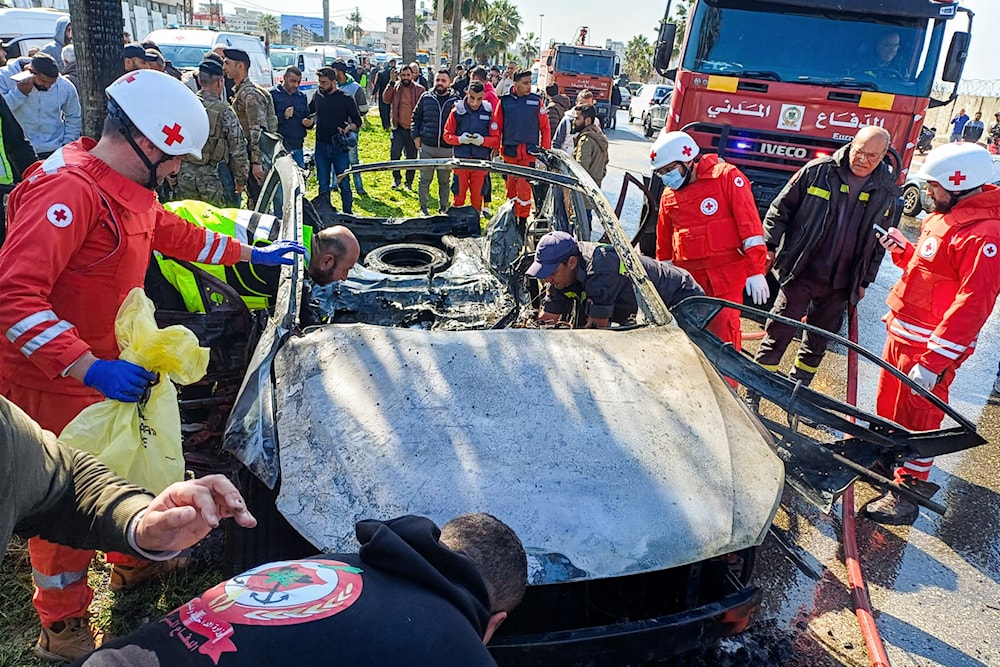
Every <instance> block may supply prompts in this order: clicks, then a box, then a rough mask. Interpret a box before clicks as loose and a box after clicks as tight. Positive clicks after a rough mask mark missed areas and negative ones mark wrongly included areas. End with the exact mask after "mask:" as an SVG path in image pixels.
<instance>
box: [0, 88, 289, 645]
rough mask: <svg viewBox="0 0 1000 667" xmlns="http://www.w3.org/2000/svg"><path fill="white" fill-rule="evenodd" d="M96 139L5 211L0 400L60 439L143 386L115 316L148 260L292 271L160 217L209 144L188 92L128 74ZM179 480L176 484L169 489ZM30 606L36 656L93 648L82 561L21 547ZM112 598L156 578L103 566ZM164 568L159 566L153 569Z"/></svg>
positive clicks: (44, 547)
mask: <svg viewBox="0 0 1000 667" xmlns="http://www.w3.org/2000/svg"><path fill="white" fill-rule="evenodd" d="M107 95H108V115H107V117H106V119H105V122H104V129H103V132H102V135H101V139H100V141H98V142H95V141H94V140H93V139H90V138H86V137H85V138H82V139H80V140H78V141H75V142H73V143H71V144H69V145H67V146H64V147H62V148H60V149H59V150H57V151H56V152H55V153H53V154H52V155H51V156H50V157H49V158H48V159H46V160H45V161H43V162H40V163H36V164H35V165H33V166H32V167H31V168H30V169H29V170H28V172H27V173H26V174H25V180H24V181H22V182H21V183H20V184H19V185H18V186H17V187H16V188H15V189H14V192H13V193H11V196H10V199H9V201H8V221H9V228H8V236H7V240H6V242H5V244H4V246H3V249H2V250H0V294H3V304H4V305H3V308H0V331H3V332H4V334H5V335H4V337H3V338H0V394H3V395H4V396H5V397H7V398H8V399H9V400H10V401H11V402H13V403H15V404H16V405H18V406H19V407H20V408H21V409H23V410H24V411H25V412H26V413H28V415H29V416H30V417H31V418H32V419H34V420H35V421H36V422H38V423H39V425H41V426H42V428H44V429H46V430H49V431H52V432H54V433H60V432H61V431H62V430H63V428H64V427H65V426H66V424H68V423H69V422H70V421H71V420H72V419H73V418H74V417H75V416H76V415H77V414H78V413H79V412H80V411H81V410H82V409H84V408H85V407H87V406H88V405H91V404H93V403H97V402H100V401H102V400H104V399H105V398H109V399H112V400H118V401H123V402H131V403H134V402H137V401H139V400H140V399H141V398H142V395H143V392H144V390H145V389H146V388H147V387H148V386H149V385H150V384H152V383H153V382H155V380H156V378H155V376H154V374H153V373H151V372H149V371H148V370H146V369H145V368H142V367H140V366H137V365H135V364H132V363H130V362H127V361H124V360H121V359H119V358H118V354H119V350H118V343H117V341H116V339H115V326H114V325H115V317H116V315H117V313H118V309H119V307H120V306H121V304H122V301H123V300H124V299H125V296H126V295H127V294H128V293H129V291H131V290H132V289H133V288H135V287H141V286H142V285H143V280H144V277H145V274H146V269H147V266H148V264H149V259H150V256H151V253H152V251H153V250H158V251H160V252H162V253H163V254H166V255H170V256H171V257H176V258H178V259H184V260H188V261H196V262H205V263H211V264H236V263H237V262H240V261H250V262H254V263H257V264H263V265H272V266H273V265H276V264H285V263H291V262H294V261H295V258H294V257H290V256H287V255H289V253H302V252H304V250H305V249H304V248H303V247H302V246H300V245H299V244H296V243H291V242H288V241H279V242H277V243H274V244H271V245H269V246H263V247H256V248H254V247H251V246H249V245H245V244H243V243H240V242H239V241H237V240H236V239H234V238H230V237H228V236H224V235H222V234H218V233H214V232H211V231H207V230H205V229H200V228H198V227H195V226H194V225H192V224H190V223H188V222H186V221H184V220H182V219H181V218H179V217H177V216H176V215H173V214H171V213H168V212H166V211H165V210H164V209H163V207H162V206H160V204H159V203H157V201H156V195H155V193H154V191H153V190H154V188H156V187H157V185H158V184H159V183H160V182H162V181H163V180H164V179H165V178H166V177H167V175H168V174H172V173H176V172H177V170H178V168H179V166H180V162H181V159H182V158H183V156H185V155H191V156H194V157H196V158H197V157H200V156H201V151H202V146H203V145H204V143H205V141H206V139H207V138H208V132H209V122H208V115H207V113H206V111H205V108H204V106H202V104H201V102H200V101H199V100H198V98H197V97H195V95H194V93H192V92H191V91H190V90H189V89H188V88H187V86H185V85H184V84H183V83H181V82H180V81H178V80H176V79H174V78H172V77H170V76H168V75H166V74H162V73H160V72H155V71H152V70H138V71H135V72H131V73H129V74H126V75H125V76H123V77H121V78H119V79H118V80H117V81H115V82H114V83H112V84H111V85H110V86H109V87H108V88H107ZM177 481H180V480H177ZM28 548H29V553H30V555H31V567H32V571H33V575H34V579H35V585H36V590H35V595H34V598H33V603H34V605H35V608H36V610H37V611H38V614H39V617H40V618H41V621H42V632H41V635H40V636H39V638H38V644H37V645H36V647H35V653H36V655H38V656H40V657H43V658H45V659H48V660H75V659H77V658H79V657H81V656H83V655H85V654H86V653H87V652H89V651H92V650H93V649H94V636H93V633H92V631H91V629H90V627H89V624H88V619H87V608H88V606H89V604H90V601H91V599H92V597H93V592H92V591H91V590H90V588H89V586H88V584H87V569H88V565H89V563H90V560H91V557H92V556H93V552H92V551H81V550H77V549H70V548H68V547H63V546H60V545H56V544H52V543H50V542H46V541H44V540H41V539H38V538H35V539H32V540H30V541H29V544H28ZM108 559H109V561H111V562H113V563H114V565H113V566H112V587H113V588H117V589H120V590H124V589H127V588H130V587H131V586H134V585H136V584H137V583H138V582H140V581H144V580H148V579H150V578H151V577H152V576H153V575H154V573H157V572H163V570H162V569H157V568H156V567H152V566H150V564H149V563H148V562H145V561H140V560H137V559H134V558H131V557H127V556H122V555H113V554H109V557H108ZM163 567H167V566H163Z"/></svg>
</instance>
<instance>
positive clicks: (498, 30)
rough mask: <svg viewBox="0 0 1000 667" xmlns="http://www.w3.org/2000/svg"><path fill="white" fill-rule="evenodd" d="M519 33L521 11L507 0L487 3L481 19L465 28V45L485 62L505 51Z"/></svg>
mask: <svg viewBox="0 0 1000 667" xmlns="http://www.w3.org/2000/svg"><path fill="white" fill-rule="evenodd" d="M463 1H464V0H463ZM520 33H521V13H520V12H519V11H518V9H517V7H515V6H514V5H513V4H511V3H510V2H509V1H508V0H493V2H490V3H488V5H487V8H486V12H485V14H484V15H483V17H482V19H480V20H479V21H476V22H474V23H473V25H471V26H469V27H468V28H467V29H466V33H465V34H466V41H465V47H466V48H467V49H468V50H469V51H471V52H472V56H473V57H474V58H475V59H476V60H478V61H479V62H480V63H482V64H485V63H487V62H489V60H490V59H491V58H496V57H498V56H500V55H502V54H504V53H506V52H507V49H508V47H510V46H511V45H513V44H514V42H515V41H516V40H517V36H518V35H519V34H520Z"/></svg>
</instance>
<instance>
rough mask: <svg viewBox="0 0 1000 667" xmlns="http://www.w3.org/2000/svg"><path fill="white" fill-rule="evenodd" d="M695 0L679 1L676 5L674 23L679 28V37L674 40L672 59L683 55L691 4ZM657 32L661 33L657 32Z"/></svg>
mask: <svg viewBox="0 0 1000 667" xmlns="http://www.w3.org/2000/svg"><path fill="white" fill-rule="evenodd" d="M693 1H694V0H678V1H677V4H676V5H674V15H673V22H674V25H676V26H677V37H676V38H675V39H674V50H673V52H672V53H671V58H676V57H677V56H679V55H680V53H681V44H682V43H683V42H684V33H685V32H686V31H687V21H688V16H689V15H690V13H691V3H692V2H693ZM657 32H659V31H658V30H657Z"/></svg>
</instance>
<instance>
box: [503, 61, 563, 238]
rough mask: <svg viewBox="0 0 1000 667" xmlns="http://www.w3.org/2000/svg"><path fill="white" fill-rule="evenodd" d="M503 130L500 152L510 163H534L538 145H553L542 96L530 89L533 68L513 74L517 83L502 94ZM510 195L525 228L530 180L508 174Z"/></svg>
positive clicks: (547, 146)
mask: <svg viewBox="0 0 1000 667" xmlns="http://www.w3.org/2000/svg"><path fill="white" fill-rule="evenodd" d="M494 122H495V123H496V125H497V129H499V131H500V146H501V148H500V154H501V155H502V156H503V161H504V162H506V163H507V164H517V165H521V166H522V167H534V166H535V155H536V154H537V153H538V148H539V146H541V147H542V148H546V149H549V148H552V132H551V130H550V129H549V117H548V114H547V113H546V112H545V104H543V103H542V98H541V97H539V96H538V95H536V94H534V93H533V92H531V72H530V71H529V70H526V69H522V70H519V71H517V72H515V74H514V87H513V88H511V90H510V92H509V93H508V94H506V95H503V96H501V97H500V104H499V105H498V106H497V109H496V112H495V113H494ZM507 199H513V200H514V215H515V216H517V218H518V221H519V223H520V225H521V226H522V228H523V227H524V225H526V224H527V222H528V216H529V215H530V214H531V200H532V194H531V184H529V183H528V181H527V180H525V179H523V178H517V177H515V176H508V177H507Z"/></svg>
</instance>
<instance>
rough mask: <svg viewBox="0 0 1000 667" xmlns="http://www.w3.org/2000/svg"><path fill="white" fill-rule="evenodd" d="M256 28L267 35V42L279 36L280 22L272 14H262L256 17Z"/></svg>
mask: <svg viewBox="0 0 1000 667" xmlns="http://www.w3.org/2000/svg"><path fill="white" fill-rule="evenodd" d="M257 28H258V29H259V30H260V31H261V32H263V33H264V34H265V35H266V36H267V40H268V41H269V42H276V41H277V40H278V39H279V38H280V37H281V22H280V21H278V17H277V16H275V15H273V14H264V15H263V16H261V17H260V18H259V19H257Z"/></svg>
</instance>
